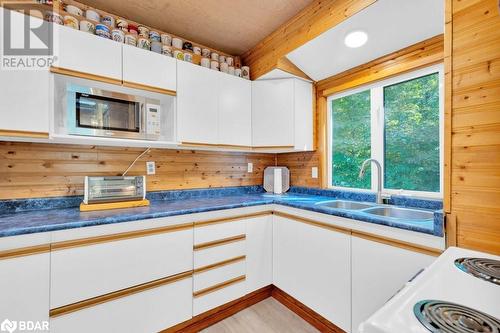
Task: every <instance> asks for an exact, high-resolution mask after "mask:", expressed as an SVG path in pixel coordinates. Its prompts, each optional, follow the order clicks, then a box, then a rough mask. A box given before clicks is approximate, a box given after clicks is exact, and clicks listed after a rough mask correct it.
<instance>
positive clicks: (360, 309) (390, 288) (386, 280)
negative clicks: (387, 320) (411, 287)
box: [352, 236, 436, 332]
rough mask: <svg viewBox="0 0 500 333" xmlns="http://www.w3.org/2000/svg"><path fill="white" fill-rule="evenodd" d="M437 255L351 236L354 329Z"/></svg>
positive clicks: (354, 330)
mask: <svg viewBox="0 0 500 333" xmlns="http://www.w3.org/2000/svg"><path fill="white" fill-rule="evenodd" d="M435 259H436V258H435V257H433V256H429V255H426V254H422V253H418V252H414V251H409V250H405V249H401V248H398V247H394V246H390V245H386V244H381V243H378V242H373V241H370V240H366V239H362V238H358V237H354V236H353V237H352V332H357V331H358V326H359V324H361V323H362V322H363V321H364V320H366V319H368V317H369V316H370V315H372V314H373V313H374V312H375V311H376V310H378V309H379V308H380V307H381V306H382V305H384V303H385V302H386V301H388V300H389V299H390V298H391V297H392V296H393V295H394V294H395V293H396V292H397V291H398V290H399V289H400V288H402V287H403V286H404V284H405V283H406V282H408V280H410V279H411V278H412V277H413V276H415V274H417V273H418V272H419V271H420V270H421V269H423V268H425V267H427V266H428V265H430V264H431V263H432V262H433V261H434V260H435Z"/></svg>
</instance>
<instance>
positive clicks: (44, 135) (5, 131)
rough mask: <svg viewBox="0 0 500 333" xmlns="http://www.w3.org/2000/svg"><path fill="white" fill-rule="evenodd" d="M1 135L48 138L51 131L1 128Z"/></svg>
mask: <svg viewBox="0 0 500 333" xmlns="http://www.w3.org/2000/svg"><path fill="white" fill-rule="evenodd" d="M0 136H12V137H17V138H35V139H48V138H49V133H46V132H32V131H16V130H9V129H0Z"/></svg>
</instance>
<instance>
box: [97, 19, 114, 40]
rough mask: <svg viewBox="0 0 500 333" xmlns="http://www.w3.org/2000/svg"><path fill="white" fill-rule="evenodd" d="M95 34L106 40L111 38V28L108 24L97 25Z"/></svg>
mask: <svg viewBox="0 0 500 333" xmlns="http://www.w3.org/2000/svg"><path fill="white" fill-rule="evenodd" d="M95 34H96V35H97V36H101V37H104V38H108V39H109V38H111V33H110V31H109V28H108V26H107V25H106V24H102V23H99V24H96V25H95Z"/></svg>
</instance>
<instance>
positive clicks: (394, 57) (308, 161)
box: [277, 35, 444, 187]
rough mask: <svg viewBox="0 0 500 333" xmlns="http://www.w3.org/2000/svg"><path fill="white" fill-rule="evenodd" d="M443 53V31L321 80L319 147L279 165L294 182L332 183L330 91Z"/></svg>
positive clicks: (437, 59) (318, 86)
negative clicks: (328, 124) (329, 163)
mask: <svg viewBox="0 0 500 333" xmlns="http://www.w3.org/2000/svg"><path fill="white" fill-rule="evenodd" d="M443 54H444V47H443V35H439V36H436V37H433V38H430V39H428V40H425V41H422V42H420V43H417V44H415V45H411V46H409V47H407V48H404V49H402V50H399V51H396V52H394V53H391V54H389V55H386V56H384V57H381V58H378V59H375V60H373V61H370V62H369V63H366V64H364V65H361V66H358V67H355V68H353V69H350V70H347V71H345V72H343V73H340V74H337V75H335V76H332V77H329V78H327V79H324V80H322V81H319V82H317V84H316V93H317V101H316V106H317V109H316V148H317V149H316V151H315V152H307V153H290V154H278V159H277V161H278V162H277V163H278V165H284V166H288V167H289V168H290V171H291V175H292V177H291V184H292V185H296V186H313V187H326V186H328V184H327V179H326V178H327V174H326V172H327V169H328V167H327V165H326V163H327V158H326V153H327V151H326V149H327V147H326V142H327V138H326V136H327V128H326V116H327V110H326V108H327V105H326V97H327V96H328V95H331V94H334V93H337V92H340V91H343V90H347V89H351V88H355V87H357V86H360V85H363V84H367V83H372V82H374V81H378V80H383V79H387V78H389V77H391V76H395V75H398V74H401V73H405V72H408V71H412V70H416V69H419V68H422V67H426V66H431V65H433V64H436V63H439V62H442V61H443ZM313 166H317V167H319V178H317V179H313V178H311V167H313Z"/></svg>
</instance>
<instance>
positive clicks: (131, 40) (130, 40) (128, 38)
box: [125, 33, 137, 46]
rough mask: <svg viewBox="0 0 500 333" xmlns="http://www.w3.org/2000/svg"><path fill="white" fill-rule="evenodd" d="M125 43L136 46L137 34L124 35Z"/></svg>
mask: <svg viewBox="0 0 500 333" xmlns="http://www.w3.org/2000/svg"><path fill="white" fill-rule="evenodd" d="M125 44H128V45H133V46H137V36H136V35H134V34H130V33H129V34H126V35H125Z"/></svg>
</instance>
